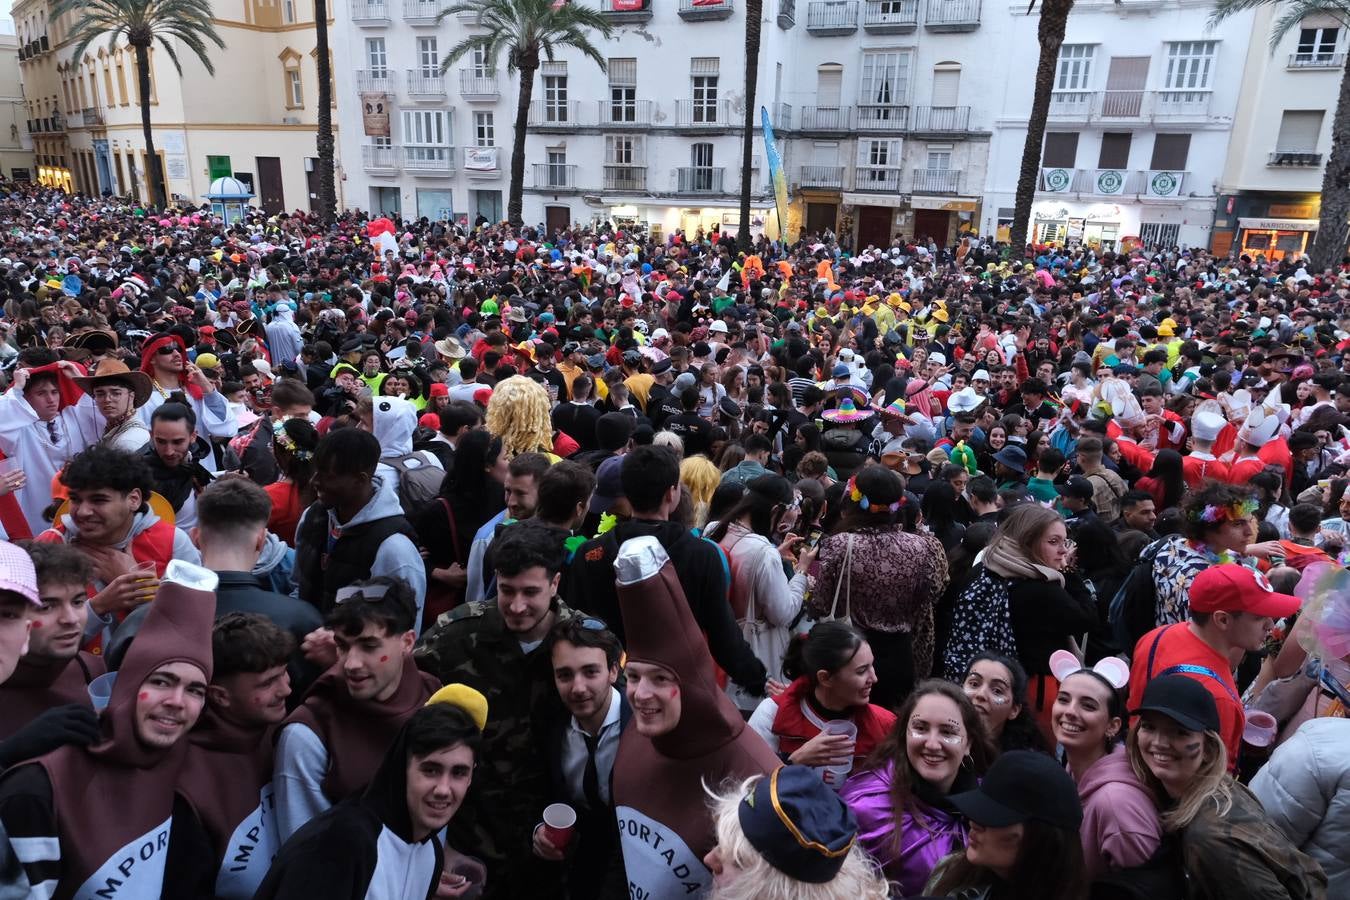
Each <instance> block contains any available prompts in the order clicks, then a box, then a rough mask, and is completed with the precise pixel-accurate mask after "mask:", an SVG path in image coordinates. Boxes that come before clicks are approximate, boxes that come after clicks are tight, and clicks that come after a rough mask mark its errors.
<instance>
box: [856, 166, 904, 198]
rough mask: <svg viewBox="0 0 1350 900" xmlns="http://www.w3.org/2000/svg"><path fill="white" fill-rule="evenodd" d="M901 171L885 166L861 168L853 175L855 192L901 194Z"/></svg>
mask: <svg viewBox="0 0 1350 900" xmlns="http://www.w3.org/2000/svg"><path fill="white" fill-rule="evenodd" d="M900 172H901V170H900V169H892V168H889V167H885V166H859V167H858V168H857V171H855V172H854V173H853V189H854V190H855V191H881V192H885V193H888V194H898V193H899V192H900Z"/></svg>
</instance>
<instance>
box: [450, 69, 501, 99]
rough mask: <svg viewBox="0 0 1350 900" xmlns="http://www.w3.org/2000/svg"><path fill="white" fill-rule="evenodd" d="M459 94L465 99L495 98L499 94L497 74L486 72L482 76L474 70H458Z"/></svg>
mask: <svg viewBox="0 0 1350 900" xmlns="http://www.w3.org/2000/svg"><path fill="white" fill-rule="evenodd" d="M459 92H460V93H461V94H463V95H464V96H466V97H468V96H478V97H495V96H497V94H498V93H499V91H498V89H497V73H496V72H488V73H487V74H483V73H482V72H479V71H478V70H476V69H460V70H459Z"/></svg>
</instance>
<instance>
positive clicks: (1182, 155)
mask: <svg viewBox="0 0 1350 900" xmlns="http://www.w3.org/2000/svg"><path fill="white" fill-rule="evenodd" d="M1190 152H1191V136H1190V135H1189V134H1159V135H1155V136H1154V138H1153V157H1152V158H1151V159H1150V160H1149V164H1148V167H1149V168H1150V169H1153V170H1155V171H1157V170H1162V171H1171V172H1184V171H1185V170H1186V159H1187V157H1188V156H1190Z"/></svg>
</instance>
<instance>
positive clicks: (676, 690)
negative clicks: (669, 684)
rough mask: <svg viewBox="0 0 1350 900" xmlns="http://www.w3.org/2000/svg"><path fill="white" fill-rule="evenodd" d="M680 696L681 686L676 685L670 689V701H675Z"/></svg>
mask: <svg viewBox="0 0 1350 900" xmlns="http://www.w3.org/2000/svg"><path fill="white" fill-rule="evenodd" d="M678 696H680V686H679V685H676V686H675V687H673V688H671V689H670V699H672V700H674V699H675V698H676V697H678Z"/></svg>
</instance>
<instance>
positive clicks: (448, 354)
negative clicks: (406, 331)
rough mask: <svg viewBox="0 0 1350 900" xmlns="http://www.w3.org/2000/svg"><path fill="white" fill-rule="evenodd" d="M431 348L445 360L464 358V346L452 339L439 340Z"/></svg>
mask: <svg viewBox="0 0 1350 900" xmlns="http://www.w3.org/2000/svg"><path fill="white" fill-rule="evenodd" d="M432 346H434V347H435V348H436V352H437V353H439V354H440V355H441V356H444V357H445V358H446V359H463V358H464V345H463V344H461V343H460V342H459V341H457V340H455V339H454V338H450V337H447V338H441V339H440V340H439V341H437V342H436V343H435V344H433V345H432Z"/></svg>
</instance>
